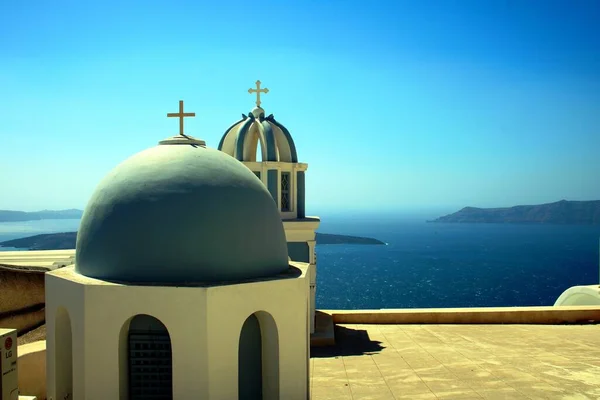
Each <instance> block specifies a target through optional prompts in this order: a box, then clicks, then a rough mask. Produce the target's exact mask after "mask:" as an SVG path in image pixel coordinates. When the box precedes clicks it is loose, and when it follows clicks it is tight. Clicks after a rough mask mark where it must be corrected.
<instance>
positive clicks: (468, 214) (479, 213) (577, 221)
mask: <svg viewBox="0 0 600 400" xmlns="http://www.w3.org/2000/svg"><path fill="white" fill-rule="evenodd" d="M427 222H451V223H457V222H458V223H524V224H573V225H600V200H592V201H567V200H561V201H557V202H555V203H547V204H539V205H529V206H514V207H506V208H476V207H465V208H463V209H462V210H460V211H457V212H455V213H453V214H449V215H445V216H443V217H439V218H437V219H435V220H433V221H427Z"/></svg>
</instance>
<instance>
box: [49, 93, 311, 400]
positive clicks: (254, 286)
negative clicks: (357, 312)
mask: <svg viewBox="0 0 600 400" xmlns="http://www.w3.org/2000/svg"><path fill="white" fill-rule="evenodd" d="M192 115H193V114H192V113H184V112H183V103H182V102H180V112H179V113H175V114H169V116H177V117H179V118H180V134H179V135H177V136H174V137H171V138H168V139H165V140H163V141H161V142H160V143H159V145H158V146H156V147H153V148H150V149H147V150H145V151H142V152H140V153H138V154H136V155H134V156H132V157H130V158H129V159H127V160H125V161H124V162H122V163H121V164H119V165H118V166H117V167H115V168H114V169H113V170H112V171H111V172H109V174H108V175H107V176H106V177H105V178H104V179H103V180H102V181H101V182H100V183H99V184H98V186H97V188H96V190H95V192H94V194H93V195H92V197H91V199H90V201H89V203H88V205H87V206H86V209H85V211H84V214H83V217H82V220H81V225H80V228H79V231H78V235H77V245H76V251H75V264H74V266H69V267H65V268H60V269H57V270H55V271H53V272H50V273H47V274H46V324H47V392H48V398H49V399H54V400H58V399H61V400H62V399H86V400H94V399H99V400H100V399H102V400H105V399H130V400H136V399H147V398H152V399H198V398H202V399H237V398H239V399H245V398H247V399H257V398H262V399H307V398H308V397H309V340H310V330H311V326H310V325H311V322H310V321H312V319H313V317H311V315H312V314H314V290H312V293H311V287H312V288H313V289H314V269H315V268H314V267H315V263H314V254H313V253H314V230H315V229H316V227H317V226H318V222H319V220H318V219H311V218H305V216H304V175H303V174H304V171H305V170H306V164H301V163H298V162H297V157H296V155H295V148H294V144H293V141H292V140H291V136H289V133H288V132H287V130H285V128H283V127H282V126H281V125H280V124H278V123H277V122H275V121H274V119H273V118H272V117H271V116H269V117H267V118H265V117H264V112H263V111H262V109H260V108H258V107H257V108H256V109H255V110H253V112H252V113H251V115H252V116H250V115H249V116H248V117H246V118H245V119H244V120H243V121H241V123H238V124H236V125H234V126H233V127H232V128H231V129H229V130H228V131H227V132H226V134H225V136H224V137H223V140H222V141H221V145H220V146H219V149H220V150H222V151H219V150H216V149H210V148H207V147H206V145H205V143H204V141H202V140H199V139H195V138H193V137H191V136H189V135H186V134H185V133H184V132H183V117H184V116H192ZM247 121H249V122H247ZM275 128H276V129H275ZM258 140H260V141H261V143H263V142H264V145H263V146H262V149H263V152H264V153H265V154H264V155H263V161H262V162H260V163H258V162H256V160H255V158H253V156H252V151H251V150H252V147H253V146H256V143H257V141H258ZM228 154H229V155H228ZM230 155H232V156H233V157H231V156H230ZM254 157H255V156H254ZM247 167H249V168H247ZM253 171H254V173H253ZM256 173H259V174H256ZM257 176H258V177H257ZM261 181H262V182H261ZM240 199H243V201H240ZM274 200H275V201H274ZM282 218H283V221H282ZM284 224H287V225H285V228H284ZM298 254H300V255H301V256H300V257H295V256H296V255H298ZM290 256H291V257H290ZM290 258H292V259H294V260H297V259H298V258H299V259H300V260H299V261H290ZM300 261H303V262H300Z"/></svg>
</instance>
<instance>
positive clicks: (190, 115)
mask: <svg viewBox="0 0 600 400" xmlns="http://www.w3.org/2000/svg"><path fill="white" fill-rule="evenodd" d="M195 116H196V113H193V112H192V113H191V112H188V113H184V112H183V100H179V112H178V113H168V114H167V117H177V118H179V134H180V135H181V136H185V134H184V133H183V118H184V117H195Z"/></svg>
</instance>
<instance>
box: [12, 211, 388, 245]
mask: <svg viewBox="0 0 600 400" xmlns="http://www.w3.org/2000/svg"><path fill="white" fill-rule="evenodd" d="M82 215H83V211H82V210H76V209H71V210H60V211H50V210H44V211H36V212H25V211H8V210H0V222H18V221H35V220H42V219H80V218H81V216H82ZM76 241H77V232H61V233H47V234H41V235H35V236H28V237H24V238H19V239H13V240H7V241H4V242H0V247H14V248H17V249H29V250H66V249H74V248H75V243H76ZM316 241H317V244H366V245H382V244H383V245H384V244H386V243H385V242H382V241H381V240H377V239H373V238H367V237H360V236H348V235H335V234H331V233H319V232H317V233H316Z"/></svg>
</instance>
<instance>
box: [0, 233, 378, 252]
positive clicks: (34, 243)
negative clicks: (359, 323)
mask: <svg viewBox="0 0 600 400" xmlns="http://www.w3.org/2000/svg"><path fill="white" fill-rule="evenodd" d="M316 241H317V244H322V245H329V244H356V245H386V244H387V243H385V242H382V241H381V240H378V239H373V238H367V237H361V236H347V235H335V234H330V233H319V232H317V233H316ZM76 242H77V232H60V233H45V234H40V235H33V236H27V237H24V238H19V239H12V240H6V241H4V242H0V247H12V248H16V249H19V250H20V249H27V250H69V249H74V248H75V244H76Z"/></svg>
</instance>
